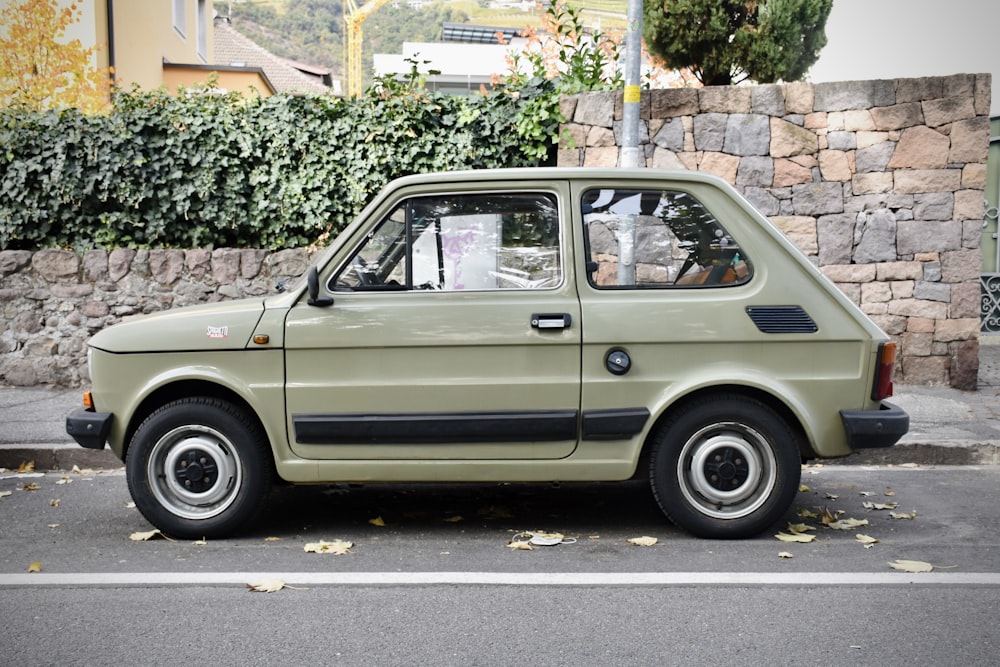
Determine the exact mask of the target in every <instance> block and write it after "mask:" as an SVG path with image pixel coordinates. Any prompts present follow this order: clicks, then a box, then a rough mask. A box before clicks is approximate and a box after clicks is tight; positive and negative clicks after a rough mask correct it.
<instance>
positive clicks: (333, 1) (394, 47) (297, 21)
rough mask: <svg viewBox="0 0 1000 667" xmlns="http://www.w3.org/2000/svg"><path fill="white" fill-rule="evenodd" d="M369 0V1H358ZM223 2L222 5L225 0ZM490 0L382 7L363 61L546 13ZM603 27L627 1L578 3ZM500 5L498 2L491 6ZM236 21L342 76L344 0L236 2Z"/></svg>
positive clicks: (619, 16)
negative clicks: (458, 31) (448, 27)
mask: <svg viewBox="0 0 1000 667" xmlns="http://www.w3.org/2000/svg"><path fill="white" fill-rule="evenodd" d="M357 2H358V4H359V5H361V4H363V0H357ZM220 4H221V3H220ZM499 4H500V3H498V2H490V1H489V0H477V1H475V2H474V1H472V0H450V1H444V0H440V1H438V2H433V3H432V2H427V3H425V4H424V5H423V6H422V7H421V8H419V9H415V8H413V7H410V6H408V5H407V4H406V3H405V2H395V3H390V4H387V5H385V6H384V7H382V8H380V9H378V10H377V11H376V12H375V13H374V14H372V16H371V17H369V18H368V20H367V21H366V22H365V24H364V44H363V47H362V48H363V62H364V70H365V72H370V71H371V62H372V54H373V53H399V52H400V51H401V49H402V44H403V42H433V41H437V40H439V39H440V38H441V25H442V24H443V23H445V22H457V23H463V22H468V23H476V24H480V25H491V26H503V27H515V28H520V27H529V26H532V27H538V26H540V25H541V17H542V15H543V11H542V10H541V9H539V8H535V9H534V10H532V11H528V12H525V11H521V9H520V8H519V6H512V5H509V6H504V7H498V6H495V5H499ZM572 4H573V5H574V6H577V7H582V8H583V9H584V16H585V18H586V19H587V20H588V22H591V24H592V25H594V26H595V27H600V28H601V29H602V30H623V29H624V25H625V0H580V1H578V2H574V3H572ZM490 5H494V6H490ZM230 6H231V8H232V19H233V25H234V26H235V27H236V29H237V30H239V31H240V32H241V33H242V34H244V35H246V36H247V37H249V38H250V39H252V40H254V41H255V42H257V43H258V44H260V45H261V46H263V47H264V48H266V49H268V50H269V51H271V52H273V53H275V54H277V55H279V56H282V57H284V58H289V59H292V60H297V61H299V62H304V63H308V64H312V65H318V66H321V67H327V68H329V69H330V70H331V71H333V72H334V73H335V76H339V75H340V73H341V72H342V70H343V62H344V61H343V58H344V53H343V35H344V21H343V4H342V0H245V1H244V2H233V3H232V4H231V5H226V6H225V7H222V6H219V7H218V9H219V11H220V12H224V11H226V7H230Z"/></svg>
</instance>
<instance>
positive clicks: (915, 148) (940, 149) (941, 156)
mask: <svg viewBox="0 0 1000 667" xmlns="http://www.w3.org/2000/svg"><path fill="white" fill-rule="evenodd" d="M950 147H951V141H950V140H949V139H948V137H946V136H945V135H943V134H941V133H940V132H936V131H934V130H932V129H930V128H929V127H924V126H923V125H918V126H917V127H911V128H909V129H906V130H904V131H903V135H902V137H901V138H900V140H899V143H898V144H897V145H896V149H895V151H894V152H893V154H892V159H891V160H889V164H888V167H889V168H890V169H944V168H945V167H946V166H947V165H948V162H949V160H948V151H949V148H950Z"/></svg>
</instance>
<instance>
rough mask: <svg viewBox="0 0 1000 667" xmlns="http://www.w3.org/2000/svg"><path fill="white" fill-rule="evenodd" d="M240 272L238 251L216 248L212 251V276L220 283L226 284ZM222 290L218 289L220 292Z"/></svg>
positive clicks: (233, 279)
mask: <svg viewBox="0 0 1000 667" xmlns="http://www.w3.org/2000/svg"><path fill="white" fill-rule="evenodd" d="M239 274H240V251H239V250H237V249H235V248H218V249H216V250H213V251H212V277H213V278H214V279H215V282H217V283H218V284H220V285H228V284H230V283H232V282H233V281H235V280H236V277H237V276H238V275H239ZM222 293H223V292H221V291H220V294H222Z"/></svg>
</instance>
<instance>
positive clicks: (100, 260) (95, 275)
mask: <svg viewBox="0 0 1000 667" xmlns="http://www.w3.org/2000/svg"><path fill="white" fill-rule="evenodd" d="M83 277H84V279H85V280H88V281H90V282H95V283H96V282H100V281H102V280H107V278H108V253H107V252H105V251H104V250H88V251H87V252H86V253H85V254H84V255H83Z"/></svg>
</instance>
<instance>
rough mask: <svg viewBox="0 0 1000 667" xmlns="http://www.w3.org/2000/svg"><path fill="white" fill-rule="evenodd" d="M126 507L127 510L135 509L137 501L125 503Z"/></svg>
mask: <svg viewBox="0 0 1000 667" xmlns="http://www.w3.org/2000/svg"><path fill="white" fill-rule="evenodd" d="M125 509H127V510H134V509H135V503H132V502H129V503H125Z"/></svg>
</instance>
